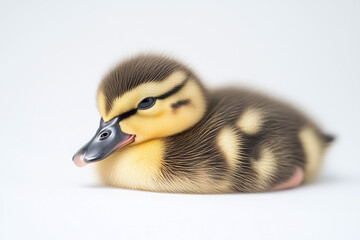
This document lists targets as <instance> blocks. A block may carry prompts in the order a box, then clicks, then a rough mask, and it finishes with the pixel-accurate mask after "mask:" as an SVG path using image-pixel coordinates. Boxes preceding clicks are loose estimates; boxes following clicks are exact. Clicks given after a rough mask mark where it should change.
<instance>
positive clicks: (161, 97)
mask: <svg viewBox="0 0 360 240" xmlns="http://www.w3.org/2000/svg"><path fill="white" fill-rule="evenodd" d="M189 77H190V76H187V78H186V79H185V80H184V81H183V82H182V83H180V84H179V85H177V86H176V87H174V88H173V89H171V90H170V91H168V92H167V93H164V94H163V95H160V96H158V97H155V98H156V99H165V98H167V97H170V96H171V95H173V94H175V93H177V92H178V91H180V90H181V89H182V88H183V87H184V86H185V84H186V82H187V81H188V79H189ZM136 112H137V109H136V108H134V109H131V110H129V111H127V112H124V113H123V114H120V115H119V121H121V120H124V119H125V118H128V117H130V116H132V115H134V114H135V113H136Z"/></svg>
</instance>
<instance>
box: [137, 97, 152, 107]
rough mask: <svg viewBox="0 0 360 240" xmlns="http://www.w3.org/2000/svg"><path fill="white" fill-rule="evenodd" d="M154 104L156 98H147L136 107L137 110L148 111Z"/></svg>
mask: <svg viewBox="0 0 360 240" xmlns="http://www.w3.org/2000/svg"><path fill="white" fill-rule="evenodd" d="M155 102H156V98H154V97H147V98H144V99H143V100H142V101H141V102H140V103H139V104H138V106H137V108H138V109H148V108H151V107H152V106H154V104H155Z"/></svg>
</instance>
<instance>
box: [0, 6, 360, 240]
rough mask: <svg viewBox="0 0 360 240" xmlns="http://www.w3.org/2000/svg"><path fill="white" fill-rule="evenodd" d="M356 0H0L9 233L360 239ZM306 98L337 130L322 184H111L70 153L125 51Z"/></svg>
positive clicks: (215, 78) (91, 123) (94, 116)
mask: <svg viewBox="0 0 360 240" xmlns="http://www.w3.org/2000/svg"><path fill="white" fill-rule="evenodd" d="M359 43H360V2H359V1H344V0H341V1H221V2H220V1H219V2H211V1H203V2H202V1H198V2H193V1H173V2H172V1H151V2H150V1H129V2H121V1H57V2H55V1H1V2H0V114H1V118H0V121H1V123H0V126H1V137H0V161H1V162H0V163H1V164H0V187H1V189H0V239H138V238H143V239H185V238H188V239H266V238H268V239H275V238H276V239H360V230H359V227H360V206H359V205H360V176H359V170H360V159H359V156H358V148H359V147H360V146H359V136H360V135H359V134H360V131H359V130H360V128H359V120H360V111H359V109H360V107H359V103H360V97H359V90H360V84H359V81H360V66H359V64H360V44H359ZM141 51H152V52H160V53H165V54H169V55H172V56H175V57H177V58H179V59H181V60H183V61H184V62H185V63H187V64H189V66H191V67H192V68H193V69H194V70H195V71H196V72H197V73H198V74H199V75H200V76H201V77H202V79H203V80H204V82H205V83H206V84H207V85H210V86H212V87H217V86H220V85H226V84H232V83H236V84H238V85H244V86H252V87H253V88H256V89H259V90H261V91H266V92H270V93H272V94H273V95H276V96H278V97H280V98H283V99H286V100H287V101H289V102H292V103H294V104H295V105H297V106H299V107H300V108H301V109H303V110H304V111H305V112H307V113H309V115H311V116H312V118H314V119H315V120H316V121H317V122H318V123H319V124H320V125H321V126H322V128H323V129H324V130H325V131H327V132H329V133H333V134H335V135H336V136H337V141H336V142H335V144H334V145H333V147H332V148H331V149H330V151H329V152H328V154H327V157H326V160H325V166H324V170H323V172H322V175H321V177H320V178H319V180H318V181H317V182H316V183H314V184H311V185H307V186H302V187H300V188H297V189H294V190H289V191H282V192H274V193H261V194H230V195H183V194H163V193H149V192H140V191H129V190H122V189H116V188H108V187H105V186H102V185H101V184H100V183H99V180H98V179H97V177H96V175H95V173H94V171H93V166H87V167H85V168H81V169H80V168H76V167H75V166H74V164H73V163H72V161H71V157H72V155H73V154H74V153H75V151H76V150H78V148H79V147H81V146H82V145H83V144H84V143H85V142H86V141H87V140H89V139H90V137H92V135H93V133H94V132H95V130H96V129H97V127H98V122H99V118H100V115H99V113H98V112H97V109H96V103H95V93H96V88H97V84H98V83H99V81H100V79H101V77H102V76H103V75H104V74H105V73H106V71H107V70H108V69H109V68H110V67H111V66H113V65H114V64H115V63H117V62H118V61H119V60H121V59H122V58H124V57H127V56H129V55H133V54H136V53H139V52H141Z"/></svg>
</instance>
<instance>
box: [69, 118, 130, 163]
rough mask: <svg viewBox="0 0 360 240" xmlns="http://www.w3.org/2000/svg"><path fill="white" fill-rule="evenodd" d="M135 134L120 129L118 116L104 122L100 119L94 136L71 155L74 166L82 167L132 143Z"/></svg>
mask: <svg viewBox="0 0 360 240" xmlns="http://www.w3.org/2000/svg"><path fill="white" fill-rule="evenodd" d="M134 140H135V135H129V134H126V133H124V132H122V131H121V129H120V125H119V117H116V118H114V119H112V120H111V121H109V122H107V123H105V122H104V121H103V119H102V118H101V120H100V126H99V128H98V130H97V131H96V133H95V136H94V137H93V138H92V139H91V140H90V141H89V142H88V143H87V144H85V145H84V146H83V147H82V148H81V149H80V150H79V151H77V152H76V153H75V155H74V156H73V161H74V163H75V165H76V166H78V167H83V166H85V165H86V164H88V163H91V162H96V161H100V160H102V159H104V158H106V157H107V156H109V155H110V154H111V153H113V152H115V151H116V150H117V149H119V148H121V147H123V146H125V145H128V144H130V143H132V142H133V141H134Z"/></svg>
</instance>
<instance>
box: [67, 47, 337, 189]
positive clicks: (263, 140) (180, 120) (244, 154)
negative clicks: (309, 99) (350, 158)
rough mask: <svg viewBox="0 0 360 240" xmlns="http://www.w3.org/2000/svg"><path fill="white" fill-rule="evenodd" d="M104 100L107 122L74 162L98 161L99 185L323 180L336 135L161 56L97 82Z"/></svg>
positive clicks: (132, 62) (266, 184) (285, 184)
mask: <svg viewBox="0 0 360 240" xmlns="http://www.w3.org/2000/svg"><path fill="white" fill-rule="evenodd" d="M97 105H98V109H99V112H100V114H101V120H100V127H99V128H98V130H97V131H96V134H95V136H94V137H93V138H92V139H91V140H90V141H89V142H88V143H87V144H86V145H85V146H83V147H82V148H81V149H80V150H79V151H78V152H77V153H76V154H75V155H74V157H73V161H74V163H75V164H76V165H77V166H79V167H80V166H84V165H86V164H88V163H92V162H96V165H97V166H96V169H97V172H98V174H99V176H100V178H101V179H102V181H103V182H104V183H105V184H107V185H110V186H114V187H120V188H127V189H136V190H146V191H158V192H175V193H233V192H263V191H274V190H283V189H289V188H294V187H297V186H299V185H300V184H302V183H304V182H309V181H312V180H313V179H314V178H315V177H316V175H317V173H318V172H319V169H320V167H321V163H322V158H323V154H324V152H325V150H326V148H327V146H328V145H329V144H330V142H332V140H333V137H332V136H331V135H327V134H324V133H323V132H322V131H321V130H320V129H319V127H318V126H316V125H315V124H314V123H313V122H312V121H311V120H309V119H308V118H307V117H305V116H304V115H303V114H302V113H300V112H299V111H298V110H296V109H294V108H293V107H291V106H289V105H287V104H285V103H283V102H280V101H278V100H275V99H272V98H270V97H268V96H265V95H263V94H259V93H257V92H253V91H250V90H245V89H236V88H223V89H215V90H211V89H208V88H206V87H205V86H204V85H203V83H202V82H201V81H200V78H199V77H198V76H197V75H196V74H195V73H194V72H193V71H192V70H190V69H189V68H188V67H187V66H185V65H184V64H182V63H180V62H179V61H177V60H175V59H173V58H170V57H166V56H161V55H154V54H141V55H137V56H135V57H132V58H128V59H126V60H125V61H123V62H121V63H120V64H119V65H117V66H116V67H114V68H113V69H112V70H111V71H110V72H109V73H108V74H107V75H106V76H105V77H104V78H103V80H102V81H101V83H100V85H99V88H98V91H97ZM100 160H101V161H100Z"/></svg>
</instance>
